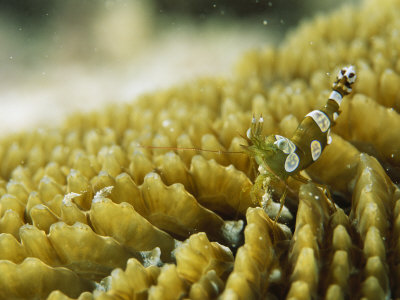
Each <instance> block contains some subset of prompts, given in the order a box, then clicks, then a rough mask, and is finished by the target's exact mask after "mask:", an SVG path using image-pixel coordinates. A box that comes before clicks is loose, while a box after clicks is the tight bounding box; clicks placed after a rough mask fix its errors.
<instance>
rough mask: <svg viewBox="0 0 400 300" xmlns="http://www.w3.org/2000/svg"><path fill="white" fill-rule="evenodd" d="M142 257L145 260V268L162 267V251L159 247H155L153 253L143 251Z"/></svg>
mask: <svg viewBox="0 0 400 300" xmlns="http://www.w3.org/2000/svg"><path fill="white" fill-rule="evenodd" d="M140 255H141V256H142V259H143V266H145V267H146V268H147V267H149V266H161V265H162V261H161V258H160V257H161V250H160V248H159V247H155V248H154V249H153V250H151V251H141V252H140Z"/></svg>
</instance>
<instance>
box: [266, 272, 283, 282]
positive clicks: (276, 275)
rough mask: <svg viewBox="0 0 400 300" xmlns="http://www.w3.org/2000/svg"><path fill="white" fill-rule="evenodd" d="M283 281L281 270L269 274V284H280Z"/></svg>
mask: <svg viewBox="0 0 400 300" xmlns="http://www.w3.org/2000/svg"><path fill="white" fill-rule="evenodd" d="M281 279H282V272H281V270H280V269H273V270H272V271H271V273H270V274H269V282H270V283H271V282H279V281H281Z"/></svg>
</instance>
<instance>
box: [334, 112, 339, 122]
mask: <svg viewBox="0 0 400 300" xmlns="http://www.w3.org/2000/svg"><path fill="white" fill-rule="evenodd" d="M338 117H339V114H338V113H337V112H334V113H333V121H336V120H337V118H338Z"/></svg>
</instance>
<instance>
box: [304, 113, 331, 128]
mask: <svg viewBox="0 0 400 300" xmlns="http://www.w3.org/2000/svg"><path fill="white" fill-rule="evenodd" d="M306 117H311V118H312V119H313V120H314V121H315V123H316V124H317V125H318V127H319V129H321V131H322V132H326V131H327V130H328V129H329V128H330V126H331V121H329V118H328V116H327V115H326V114H325V113H323V112H322V111H320V110H313V111H312V112H310V113H309V114H307V116H306Z"/></svg>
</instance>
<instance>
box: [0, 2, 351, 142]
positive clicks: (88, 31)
mask: <svg viewBox="0 0 400 300" xmlns="http://www.w3.org/2000/svg"><path fill="white" fill-rule="evenodd" d="M341 2H345V1H344V0H340V1H339V0H335V1H334V0H326V1H317V0H271V1H264V0H250V1H243V0H220V1H218V0H216V1H209V0H192V1H190V0H131V1H128V0H97V1H93V0H91V1H90V0H69V1H54V0H40V1H24V0H13V1H4V0H0V66H1V67H0V130H1V135H6V134H7V133H10V132H16V131H20V130H23V129H27V128H30V127H32V126H56V125H57V124H59V122H60V121H62V120H63V119H64V118H65V116H66V115H68V114H71V113H73V112H74V111H90V110H95V109H98V108H101V107H102V106H104V103H117V102H123V101H132V100H133V99H134V98H135V97H136V96H137V95H138V94H141V93H144V92H151V91H152V90H156V89H160V88H167V87H169V86H171V85H173V84H176V83H178V82H182V81H188V80H191V79H193V78H195V77H199V76H215V75H222V76H229V75H230V72H231V70H232V68H233V65H234V63H235V61H236V60H237V59H238V57H239V56H240V55H241V54H243V52H245V51H246V50H248V49H251V48H255V47H262V46H263V45H265V44H275V45H278V44H279V42H280V41H281V40H282V39H283V38H284V36H285V34H286V33H287V32H288V31H290V30H292V29H293V28H294V27H296V26H297V25H298V24H299V22H302V21H303V20H307V19H310V18H312V17H313V16H314V15H315V14H318V13H325V12H328V11H330V10H332V9H334V8H335V7H338V6H339V5H341V4H340V3H341ZM348 2H349V1H347V3H348ZM351 2H356V0H352V1H351Z"/></svg>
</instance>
